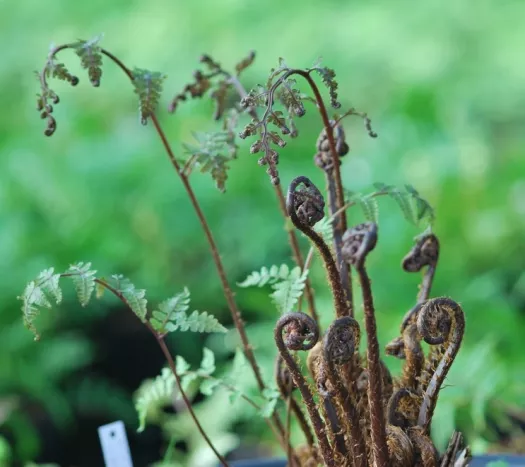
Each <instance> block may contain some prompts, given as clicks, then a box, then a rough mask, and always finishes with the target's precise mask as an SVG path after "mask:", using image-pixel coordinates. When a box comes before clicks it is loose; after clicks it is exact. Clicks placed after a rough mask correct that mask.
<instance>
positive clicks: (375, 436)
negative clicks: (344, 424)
mask: <svg viewBox="0 0 525 467" xmlns="http://www.w3.org/2000/svg"><path fill="white" fill-rule="evenodd" d="M356 269H357V274H358V275H359V282H360V283H361V292H362V294H363V306H364V309H365V328H366V336H367V362H368V378H369V379H368V404H369V407H370V425H371V429H372V443H373V450H374V458H375V462H376V464H377V467H388V465H389V458H388V447H387V444H386V433H385V417H384V413H383V388H382V378H381V364H380V361H379V359H380V354H379V342H378V340H377V327H376V318H375V310H374V301H373V297H372V289H371V287H370V278H369V277H368V274H367V272H366V269H365V266H364V262H362V261H359V262H358V263H357V264H356Z"/></svg>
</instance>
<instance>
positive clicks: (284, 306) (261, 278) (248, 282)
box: [237, 264, 308, 313]
mask: <svg viewBox="0 0 525 467" xmlns="http://www.w3.org/2000/svg"><path fill="white" fill-rule="evenodd" d="M307 277H308V270H306V271H304V272H302V271H301V268H299V267H295V268H293V269H291V270H290V268H289V267H288V266H287V265H286V264H282V265H281V266H276V265H273V266H271V267H270V269H268V268H266V267H263V268H261V270H260V271H254V272H252V273H251V274H250V275H249V276H248V277H247V278H246V279H245V280H244V281H243V282H241V283H238V284H237V285H239V287H264V286H265V285H271V286H272V289H273V290H274V291H273V292H272V293H271V294H270V298H271V299H272V301H273V302H274V304H275V306H276V307H277V309H278V310H279V311H280V312H281V313H287V312H288V311H291V309H292V308H293V306H294V305H295V304H296V303H297V301H298V300H299V297H300V296H301V295H302V293H303V290H304V284H305V281H306V278H307Z"/></svg>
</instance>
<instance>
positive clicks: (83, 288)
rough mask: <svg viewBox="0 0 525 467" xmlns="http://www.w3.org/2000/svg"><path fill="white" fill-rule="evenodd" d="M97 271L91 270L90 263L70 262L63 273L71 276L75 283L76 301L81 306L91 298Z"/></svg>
mask: <svg viewBox="0 0 525 467" xmlns="http://www.w3.org/2000/svg"><path fill="white" fill-rule="evenodd" d="M96 273H97V271H92V270H91V263H82V262H81V263H77V264H72V265H71V266H70V267H69V269H68V270H67V271H66V272H65V274H66V275H67V276H68V277H70V278H71V280H72V281H73V283H74V284H75V289H76V291H77V296H78V301H79V302H80V304H81V305H82V306H86V305H87V304H88V303H89V300H90V299H91V294H92V293H93V290H95V274H96Z"/></svg>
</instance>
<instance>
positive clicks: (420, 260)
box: [402, 233, 439, 303]
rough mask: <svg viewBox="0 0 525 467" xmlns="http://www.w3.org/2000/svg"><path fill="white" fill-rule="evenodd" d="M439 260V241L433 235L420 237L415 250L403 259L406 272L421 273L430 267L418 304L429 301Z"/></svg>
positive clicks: (422, 285)
mask: <svg viewBox="0 0 525 467" xmlns="http://www.w3.org/2000/svg"><path fill="white" fill-rule="evenodd" d="M438 259H439V241H438V239H437V237H436V236H435V235H434V234H432V233H430V234H427V235H424V236H422V237H419V238H418V240H417V242H416V244H415V245H414V246H413V248H412V249H411V250H410V251H409V252H408V254H407V255H406V256H405V257H404V258H403V263H402V265H403V269H404V270H405V271H406V272H419V271H421V269H423V268H424V267H425V266H428V267H427V270H426V272H425V275H424V276H423V282H422V283H421V286H420V289H419V294H418V297H417V302H418V303H421V302H424V301H425V300H428V297H429V296H430V289H431V288H432V281H433V280H434V274H435V273H436V266H437V262H438Z"/></svg>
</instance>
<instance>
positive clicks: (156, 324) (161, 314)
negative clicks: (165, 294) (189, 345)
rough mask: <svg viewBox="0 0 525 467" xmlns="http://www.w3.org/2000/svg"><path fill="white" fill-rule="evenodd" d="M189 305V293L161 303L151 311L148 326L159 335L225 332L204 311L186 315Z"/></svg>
mask: <svg viewBox="0 0 525 467" xmlns="http://www.w3.org/2000/svg"><path fill="white" fill-rule="evenodd" d="M189 305H190V291H189V290H188V289H187V288H184V291H183V292H181V293H179V294H177V295H175V296H174V297H172V298H169V299H168V300H165V301H164V302H162V303H161V304H160V305H159V307H158V309H157V310H155V311H153V313H152V318H151V319H150V324H151V325H152V326H153V328H154V329H155V330H156V331H157V332H158V333H160V334H163V333H166V332H173V331H177V330H181V331H183V332H185V331H191V332H226V331H227V330H226V328H225V327H224V326H222V325H221V324H220V323H219V321H218V320H217V319H216V318H215V317H214V316H212V315H210V314H208V313H207V312H206V311H204V312H198V311H194V312H193V313H191V315H189V316H188V315H187V311H188V309H189Z"/></svg>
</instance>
